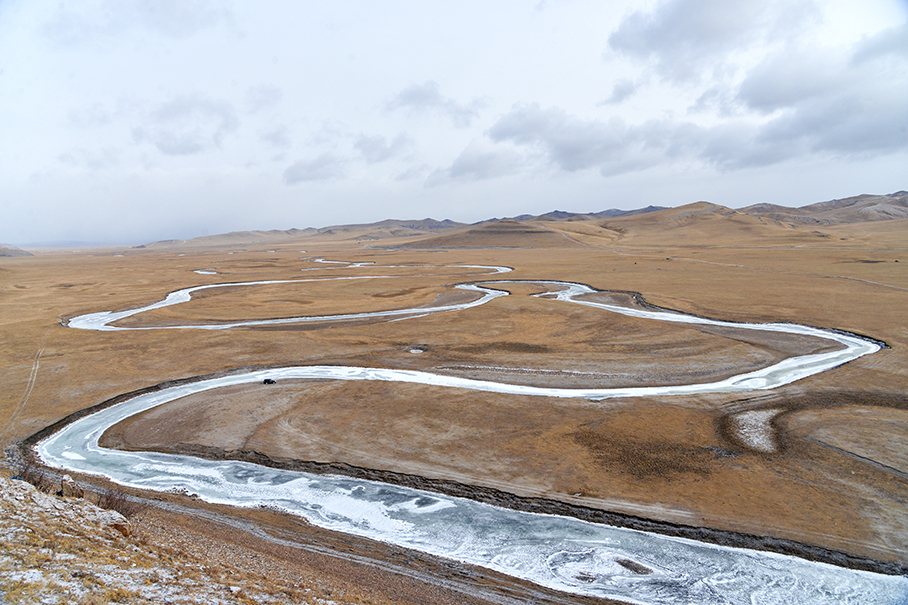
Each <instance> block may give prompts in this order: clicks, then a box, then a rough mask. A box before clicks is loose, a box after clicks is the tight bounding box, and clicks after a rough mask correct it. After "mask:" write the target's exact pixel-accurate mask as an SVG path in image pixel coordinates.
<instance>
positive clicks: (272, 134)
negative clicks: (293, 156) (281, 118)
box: [259, 126, 292, 149]
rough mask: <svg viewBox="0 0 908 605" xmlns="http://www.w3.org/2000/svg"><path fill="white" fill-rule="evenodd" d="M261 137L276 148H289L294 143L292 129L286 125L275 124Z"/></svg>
mask: <svg viewBox="0 0 908 605" xmlns="http://www.w3.org/2000/svg"><path fill="white" fill-rule="evenodd" d="M259 138H260V139H261V140H263V141H265V142H266V143H268V144H269V145H271V146H272V147H274V148H276V149H288V148H289V147H290V146H291V145H292V141H291V140H290V130H289V129H288V128H287V127H286V126H275V127H274V128H272V129H271V130H268V131H267V132H264V133H262V134H261V136H260V137H259Z"/></svg>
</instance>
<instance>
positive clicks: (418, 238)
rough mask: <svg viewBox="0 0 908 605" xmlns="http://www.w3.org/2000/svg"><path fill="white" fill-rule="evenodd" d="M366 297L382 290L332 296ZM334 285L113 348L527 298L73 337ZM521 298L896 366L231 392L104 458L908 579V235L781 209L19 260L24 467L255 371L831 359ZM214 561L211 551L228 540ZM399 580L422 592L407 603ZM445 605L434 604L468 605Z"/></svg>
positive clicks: (6, 296)
mask: <svg viewBox="0 0 908 605" xmlns="http://www.w3.org/2000/svg"><path fill="white" fill-rule="evenodd" d="M894 195H896V196H897V195H898V194H894ZM884 197H885V196H884ZM890 197H891V196H890ZM906 197H908V196H906V195H901V197H898V199H902V198H906ZM855 199H857V198H855ZM865 201H866V200H865ZM890 201H892V200H890ZM903 202H904V200H903ZM893 203H894V202H893ZM852 205H854V204H852ZM879 205H880V204H879V203H877V206H879ZM839 207H840V208H848V207H850V206H847V205H843V204H839ZM843 212H844V211H843ZM815 214H816V213H815ZM865 214H866V213H865ZM836 217H838V218H836ZM843 217H844V218H843ZM864 218H866V217H864ZM872 218H877V219H879V218H881V217H879V216H874V217H872ZM883 218H886V217H883ZM318 259H324V260H330V261H342V262H336V263H325V262H319V260H318ZM491 265H495V266H507V267H510V268H513V271H512V272H510V273H507V274H502V275H494V274H491V272H490V271H489V270H485V269H481V268H477V267H476V266H491ZM199 271H202V273H199ZM356 276H385V277H380V278H376V279H361V280H331V279H328V278H336V277H356ZM322 278H324V279H325V281H300V282H299V283H285V284H273V285H262V286H256V287H235V288H218V289H213V290H207V291H203V292H199V293H197V294H196V295H194V296H193V299H192V301H191V302H189V303H185V304H181V305H177V306H172V307H167V308H163V309H158V310H155V311H150V312H147V313H143V314H140V315H136V316H133V317H131V318H128V319H125V320H122V321H121V322H120V323H119V324H118V325H122V326H130V327H150V326H162V325H170V326H179V325H187V324H196V323H218V322H227V321H231V320H238V319H254V318H275V317H296V316H302V315H325V314H337V313H355V312H364V311H379V310H388V309H397V308H405V307H414V306H419V305H433V304H440V303H441V302H447V301H454V300H461V299H463V297H468V296H470V294H469V293H465V292H462V291H458V290H454V289H453V285H455V284H458V283H465V282H480V281H490V280H496V279H506V280H509V281H510V280H513V281H514V282H515V283H507V284H503V285H501V286H496V287H499V288H501V289H503V290H507V291H508V292H510V293H511V294H512V295H511V296H508V297H504V298H499V299H496V300H495V301H492V302H491V303H488V304H486V305H483V306H480V307H476V308H472V309H468V310H464V311H457V312H451V313H439V314H434V315H427V316H425V317H417V318H411V319H406V320H400V321H388V320H387V319H369V320H356V321H351V320H347V321H336V322H326V323H319V324H286V325H267V326H251V327H244V328H234V329H229V330H194V329H192V330H183V329H168V330H138V331H122V332H95V331H83V330H74V329H69V328H67V327H65V323H66V321H67V320H68V319H69V318H72V317H75V316H77V315H81V314H85V313H91V312H96V311H104V310H124V309H130V308H135V307H139V306H143V305H146V304H149V303H152V302H156V301H159V300H161V299H162V298H163V297H164V296H165V295H166V294H167V293H168V292H172V291H175V290H178V289H181V288H186V287H190V286H197V285H202V284H215V283H232V282H248V281H260V280H304V279H305V280H312V279H322ZM521 280H564V281H570V282H581V283H584V284H588V285H590V286H592V287H594V288H596V289H598V290H602V291H605V292H604V293H602V294H599V295H597V296H602V297H607V298H610V299H611V300H616V301H621V302H622V303H623V304H629V305H633V304H641V301H644V300H645V303H648V304H650V305H656V306H659V307H664V308H668V309H674V310H678V311H683V312H685V313H692V314H696V315H701V316H706V317H710V318H716V319H724V320H730V321H735V322H779V321H781V322H792V323H800V324H807V325H811V326H816V327H822V328H832V329H838V330H845V331H849V332H854V333H857V334H861V335H865V336H868V337H871V338H874V339H877V340H879V341H882V342H884V343H886V345H887V346H888V348H885V349H883V350H881V351H879V352H878V353H875V354H873V355H869V356H866V357H863V358H860V359H858V360H856V361H853V362H851V363H848V364H846V365H845V366H842V367H839V368H836V369H834V370H831V371H828V372H825V373H821V374H818V375H815V376H812V377H810V378H807V379H804V380H801V381H798V382H795V383H793V384H790V385H788V386H785V387H781V388H778V389H773V390H768V391H754V392H752V393H749V394H747V395H746V396H743V397H742V396H741V395H740V394H738V395H732V394H701V395H693V396H664V397H652V398H643V397H638V398H614V399H608V400H603V401H599V402H592V401H587V400H580V401H573V400H558V399H551V398H539V397H521V396H506V395H495V394H489V393H477V392H468V391H458V390H454V389H443V388H440V387H430V386H420V385H407V384H400V383H372V382H359V383H333V382H315V383H313V382H308V383H305V382H302V381H300V382H298V383H291V382H288V383H283V384H280V385H253V386H244V387H233V388H229V389H222V390H220V391H218V392H216V393H215V394H211V393H209V394H205V395H202V394H199V395H195V396H190V397H187V398H184V399H182V400H178V401H175V402H173V403H170V404H167V405H165V406H162V407H160V408H156V409H154V410H151V411H149V412H146V413H144V414H142V415H139V416H136V417H134V418H132V419H130V420H128V421H126V422H124V423H121V424H120V425H117V426H116V427H114V428H112V429H111V430H110V431H108V433H107V435H105V442H106V444H107V445H110V446H115V447H122V448H127V449H154V450H159V451H169V452H190V453H196V454H201V455H206V456H210V457H219V456H226V457H238V458H248V459H253V458H254V459H256V460H259V461H265V462H268V463H271V464H278V465H289V466H293V465H300V464H303V463H307V464H309V463H319V464H325V465H326V468H327V469H328V470H331V471H332V472H349V473H351V474H354V475H357V474H358V476H378V477H381V478H383V479H387V480H392V481H393V480H399V481H408V482H411V483H413V482H416V483H417V484H419V485H422V486H424V487H428V488H433V487H434V488H439V489H448V490H454V491H456V490H457V489H462V490H465V491H466V492H470V493H473V494H477V495H478V496H479V497H482V498H488V499H491V500H494V499H495V498H498V499H502V498H504V499H509V498H513V500H512V501H511V502H505V504H510V505H517V506H519V505H520V502H521V501H524V502H530V501H532V502H537V503H538V502H553V503H564V504H567V505H570V506H572V507H575V509H576V510H581V509H595V510H604V511H608V512H609V513H617V514H620V515H628V516H630V517H628V518H631V519H644V520H647V521H653V522H656V523H657V524H660V523H661V524H664V527H665V528H671V527H688V528H707V529H709V530H716V533H714V534H711V537H710V538H709V539H713V540H717V541H721V540H722V539H723V538H722V536H725V535H727V536H734V535H745V536H758V537H769V538H773V539H778V540H781V541H783V543H785V544H788V543H792V544H794V543H796V544H801V545H805V546H806V547H807V548H808V549H809V548H813V547H815V548H817V549H819V550H818V551H817V552H830V553H844V554H846V555H849V556H850V557H852V558H853V560H855V561H857V560H861V559H868V560H872V561H876V562H880V563H882V564H892V565H894V567H895V568H901V569H908V548H906V546H905V545H906V544H908V445H906V444H908V440H906V437H908V388H906V387H908V218H889V219H887V220H854V219H853V218H848V217H847V216H845V215H844V214H843V213H841V212H840V213H839V214H837V215H829V216H820V217H819V218H815V220H811V221H807V220H806V219H803V217H801V218H798V217H797V215H796V214H791V215H789V214H786V213H784V212H781V211H780V210H779V209H778V208H774V209H773V208H768V209H767V208H762V209H757V210H754V211H752V212H747V211H735V210H731V209H728V208H725V207H722V206H716V205H713V204H706V203H697V204H691V205H688V206H683V207H680V208H675V209H666V210H660V211H655V212H649V213H645V214H638V215H632V216H623V217H609V218H603V217H590V216H583V215H580V216H573V217H567V218H552V217H539V218H538V219H536V220H522V221H502V222H491V223H486V224H481V225H476V226H463V227H452V228H448V229H443V230H437V232H436V233H431V232H429V231H428V230H425V229H424V230H420V229H418V228H415V229H401V228H399V226H397V227H396V228H395V227H394V226H380V225H379V226H362V227H351V228H346V229H331V230H322V231H321V232H268V233H261V232H251V233H243V234H230V235H229V236H222V237H216V238H203V239H200V240H189V241H185V242H168V243H158V244H154V245H150V246H147V247H140V248H118V249H96V250H74V251H59V250H56V251H40V252H37V253H35V255H33V256H16V257H3V258H0V305H2V308H3V313H2V316H0V341H2V342H3V345H4V346H3V348H2V351H0V385H2V386H3V388H2V389H0V410H2V415H0V418H3V419H5V420H4V422H3V424H4V426H3V427H2V429H0V430H2V431H3V435H2V438H3V441H4V443H16V442H20V441H22V440H25V439H27V438H28V437H29V436H30V435H33V434H35V433H36V432H37V431H40V430H41V429H43V428H45V427H47V426H50V425H52V424H54V423H55V422H58V421H60V420H61V419H63V418H65V417H67V416H68V415H69V414H72V413H75V412H77V411H79V410H81V409H84V408H87V407H90V406H93V405H96V404H99V403H102V402H104V401H106V400H109V399H111V398H113V397H116V396H118V395H121V394H123V393H127V392H131V391H135V390H138V389H142V388H145V387H149V386H152V385H156V384H159V383H163V382H166V381H170V380H175V379H183V378H191V377H194V376H201V375H212V374H219V373H224V372H231V371H236V370H238V369H240V368H250V367H255V368H258V367H262V368H264V367H279V366H288V365H309V364H312V365H314V364H318V365H331V364H337V365H359V366H370V367H387V368H403V369H414V370H424V371H429V372H435V373H446V374H451V375H457V376H465V377H471V378H480V379H486V380H496V381H506V382H518V383H522V384H534V385H542V386H594V385H602V386H610V385H614V386H620V385H662V384H678V383H682V382H707V381H712V380H715V379H718V378H722V377H726V376H729V375H732V374H738V373H741V372H744V371H749V370H751V369H755V368H758V367H762V366H764V365H768V364H770V363H773V362H774V361H777V360H780V359H782V358H784V357H787V356H790V355H794V354H805V353H811V352H816V351H820V350H823V347H827V346H829V343H828V342H825V341H819V340H814V339H810V338H806V337H772V338H769V337H766V336H765V335H764V336H760V335H759V333H752V332H747V333H744V332H743V331H740V332H736V331H733V330H724V331H722V330H716V329H712V328H703V327H695V326H690V327H684V326H679V325H673V324H665V323H662V322H653V321H648V320H642V319H633V318H629V317H624V316H618V315H614V314H611V313H607V312H603V311H601V310H597V309H591V308H585V307H579V306H575V305H566V304H565V303H561V302H558V301H554V300H552V299H550V298H546V297H533V296H529V295H531V294H537V293H540V292H542V291H544V290H545V287H543V286H540V285H537V284H527V283H519V282H520V281H521ZM761 411H763V412H762V413H764V416H763V418H765V419H766V420H765V422H763V423H762V425H761V426H762V427H763V430H764V431H765V432H767V433H768V437H767V439H768V440H767V441H765V442H762V443H763V445H760V444H757V445H755V444H754V443H753V442H749V441H748V440H747V439H746V438H744V437H742V435H743V433H742V430H741V429H740V424H741V422H742V421H743V420H742V419H745V418H748V416H747V415H748V414H749V413H753V412H758V413H759V412H761ZM751 417H759V414H758V415H757V416H753V415H752V416H751ZM309 466H310V467H312V468H317V465H316V466H313V465H312V464H309ZM370 473H371V474H370ZM471 490H472V491H471ZM534 498H536V499H541V500H531V499H534ZM164 500H166V501H167V502H168V503H169V504H171V505H179V506H182V507H190V508H189V509H186V508H181V509H179V510H181V511H183V512H180V513H174V512H173V511H174V510H176V509H174V508H170V509H168V510H169V511H170V512H168V511H167V510H163V511H160V512H159V513H156V514H159V515H164V516H166V515H170V519H171V523H170V526H171V527H185V531H187V532H196V533H199V532H206V530H204V529H203V527H204V524H194V523H191V522H190V523H187V522H186V516H185V515H186V514H187V513H186V512H185V511H186V510H194V509H193V508H192V507H196V508H195V509H197V510H200V511H201V510H206V511H208V512H211V508H212V507H206V506H205V505H203V504H201V503H198V502H194V501H193V499H191V498H183V497H180V496H176V495H171V496H167V497H166V498H164ZM217 514H218V515H226V516H231V515H232V516H234V517H236V518H245V520H247V521H248V520H251V521H253V522H256V523H261V524H262V526H263V527H266V526H267V527H271V528H272V530H273V531H275V532H276V531H287V529H288V528H289V527H293V528H295V531H297V532H298V533H300V535H302V536H304V537H303V538H301V540H303V541H305V539H306V538H305V535H306V532H310V533H309V535H310V536H316V537H313V538H312V539H313V540H317V541H321V542H323V543H331V544H335V545H337V544H343V546H342V547H336V550H337V549H339V550H344V551H346V552H349V553H353V554H355V555H358V556H359V555H363V556H367V557H373V558H375V559H378V560H386V561H394V562H395V565H396V567H393V569H392V568H391V567H387V568H384V569H382V570H375V569H373V568H370V570H371V571H370V572H369V573H368V574H365V573H362V574H361V572H358V571H355V569H358V568H356V563H354V562H351V561H346V562H344V565H347V566H353V568H354V571H352V572H350V571H344V572H342V573H339V576H340V580H338V581H341V582H346V583H348V584H349V585H350V586H352V587H357V588H359V589H367V590H369V589H370V588H372V587H374V591H373V596H374V597H375V599H376V600H382V599H390V600H392V601H394V600H396V601H398V602H419V601H420V600H421V599H422V600H425V599H426V597H425V594H426V593H424V592H423V593H421V592H420V590H425V588H419V585H420V584H426V585H428V584H431V583H432V578H441V577H443V576H444V573H445V572H437V571H431V569H430V568H432V567H433V565H436V564H435V563H432V562H431V561H427V560H426V557H422V556H415V555H413V556H410V555H406V554H403V555H402V554H401V553H399V552H391V551H390V550H387V549H386V550H382V548H381V547H380V546H376V545H374V544H366V543H365V541H363V543H359V542H358V541H357V540H354V539H346V538H344V537H337V536H327V537H326V536H325V532H321V531H316V530H313V529H311V528H302V527H298V526H299V524H298V523H296V522H294V521H292V520H286V519H280V518H278V516H275V515H266V514H264V513H250V512H248V511H247V512H243V511H232V512H231V511H229V510H222V509H221V508H218V510H217ZM265 517H267V518H265ZM217 522H218V521H210V520H209V521H206V523H212V524H214V525H212V527H215V526H216V524H217ZM724 532H728V533H727V534H725V533H724ZM206 535H207V538H206V539H209V540H211V539H218V536H219V532H218V531H217V530H215V529H211V530H207V532H206ZM220 539H223V540H226V539H227V538H224V537H221V538H220ZM231 539H233V540H235V539H236V538H235V536H234V537H231ZM244 540H245V541H244V544H243V547H244V548H250V549H256V548H259V549H265V548H266V546H265V545H263V544H264V543H263V542H262V541H261V540H259V539H256V538H253V537H251V536H250V537H248V538H246V539H244ZM267 548H273V546H269V547H267ZM391 550H393V549H391ZM364 553H368V554H364ZM275 556H277V557H278V559H279V560H286V561H290V560H291V559H292V558H293V555H292V554H288V555H286V556H284V555H281V556H284V559H281V558H280V556H278V555H275ZM332 560H333V559H332ZM408 561H409V562H408ZM287 564H288V565H290V563H287ZM408 566H409V567H411V568H414V569H415V568H418V569H420V570H422V571H421V572H420V573H425V575H413V576H411V577H407V574H406V573H405V572H404V571H403V570H405V569H408ZM330 567H331V566H330V565H328V564H326V563H321V564H315V563H313V564H312V567H311V569H310V570H309V571H310V572H311V573H322V574H324V573H328V574H330V573H331V572H330V571H326V570H327V569H330ZM344 569H345V570H346V569H348V568H346V567H345V568H344ZM427 570H429V571H427ZM360 574H361V577H360ZM433 574H434V575H433ZM376 575H378V576H382V578H384V579H380V578H379V579H377V578H376ZM477 577H479V576H477ZM471 581H475V583H477V584H480V585H483V586H485V588H483V589H482V590H480V591H478V592H476V593H474V594H472V596H471V597H470V598H475V599H476V600H477V602H483V601H484V600H486V599H487V598H488V599H490V600H491V598H490V597H488V595H489V594H491V593H489V592H488V591H490V590H491V591H492V593H495V594H499V592H501V594H518V595H519V594H523V593H521V590H531V589H530V588H526V587H524V588H515V587H514V585H513V583H509V582H508V581H507V580H506V579H503V578H501V577H498V576H496V574H492V573H487V574H484V575H482V576H481V578H480V579H475V578H474V580H470V579H466V580H464V579H463V578H461V579H460V580H458V582H460V585H463V584H469V583H470V582H471ZM407 583H410V584H412V585H413V586H411V585H410V584H407ZM404 584H407V586H406V587H402V586H403V585H404ZM414 586H415V587H414ZM489 586H493V587H494V586H497V587H499V588H496V589H491V588H488V587H489ZM505 586H506V587H507V588H502V587H505ZM439 590H440V589H439ZM450 590H451V591H453V592H450V593H444V591H443V590H441V592H438V593H433V594H434V596H433V597H431V599H429V600H431V601H434V602H445V601H446V600H450V601H451V602H457V601H458V600H461V599H463V598H465V597H464V595H463V593H458V592H457V590H455V589H453V588H452V589H450ZM483 590H484V591H486V592H483ZM509 591H510V592H509ZM533 594H535V597H534V598H541V599H543V600H545V599H551V600H553V601H555V600H565V599H566V602H585V600H584V599H582V598H576V599H575V598H573V597H566V596H564V595H557V594H549V595H545V594H543V595H542V596H540V595H539V594H538V593H533Z"/></svg>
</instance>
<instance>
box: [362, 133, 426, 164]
mask: <svg viewBox="0 0 908 605" xmlns="http://www.w3.org/2000/svg"><path fill="white" fill-rule="evenodd" d="M353 146H354V147H355V148H356V149H357V150H359V152H360V153H361V154H363V158H365V160H366V161H367V162H368V163H370V164H377V163H379V162H384V161H385V160H390V159H391V158H393V157H394V156H397V155H400V154H402V153H405V152H406V151H407V150H409V149H411V148H412V147H413V140H412V139H411V138H410V137H408V136H407V135H405V134H403V133H401V134H399V135H397V136H396V137H394V140H392V141H391V142H390V143H389V142H388V140H387V139H385V137H383V136H381V135H373V136H366V135H360V137H359V138H358V139H357V140H356V143H354V145H353Z"/></svg>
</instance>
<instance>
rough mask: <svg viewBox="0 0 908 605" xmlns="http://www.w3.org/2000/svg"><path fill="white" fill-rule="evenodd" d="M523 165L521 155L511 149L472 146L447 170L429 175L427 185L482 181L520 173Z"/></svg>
mask: <svg viewBox="0 0 908 605" xmlns="http://www.w3.org/2000/svg"><path fill="white" fill-rule="evenodd" d="M522 165H523V159H522V158H521V156H520V154H518V153H517V152H515V151H513V150H510V149H503V150H502V149H483V148H482V147H480V146H479V145H476V144H471V145H469V146H467V148H466V149H464V150H463V151H462V152H461V153H460V155H459V156H457V158H456V159H455V160H454V162H453V163H452V164H451V166H450V167H448V168H447V169H445V170H436V171H435V172H433V173H432V174H430V175H429V178H428V179H427V181H426V184H427V185H430V186H431V185H440V184H442V183H445V182H448V181H482V180H486V179H494V178H498V177H501V176H506V175H508V174H514V173H515V172H518V171H519V170H520V169H521V167H522Z"/></svg>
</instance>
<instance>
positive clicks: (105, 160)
mask: <svg viewBox="0 0 908 605" xmlns="http://www.w3.org/2000/svg"><path fill="white" fill-rule="evenodd" d="M119 155H120V154H119V153H118V152H117V150H116V149H113V148H105V149H101V150H99V151H93V150H88V149H84V148H82V147H78V148H75V149H72V150H70V151H68V152H66V153H63V154H60V155H59V156H57V160H59V161H60V162H61V163H62V164H65V165H67V166H71V167H73V168H87V169H89V170H103V169H104V168H110V167H112V166H116V165H117V164H119Z"/></svg>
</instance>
